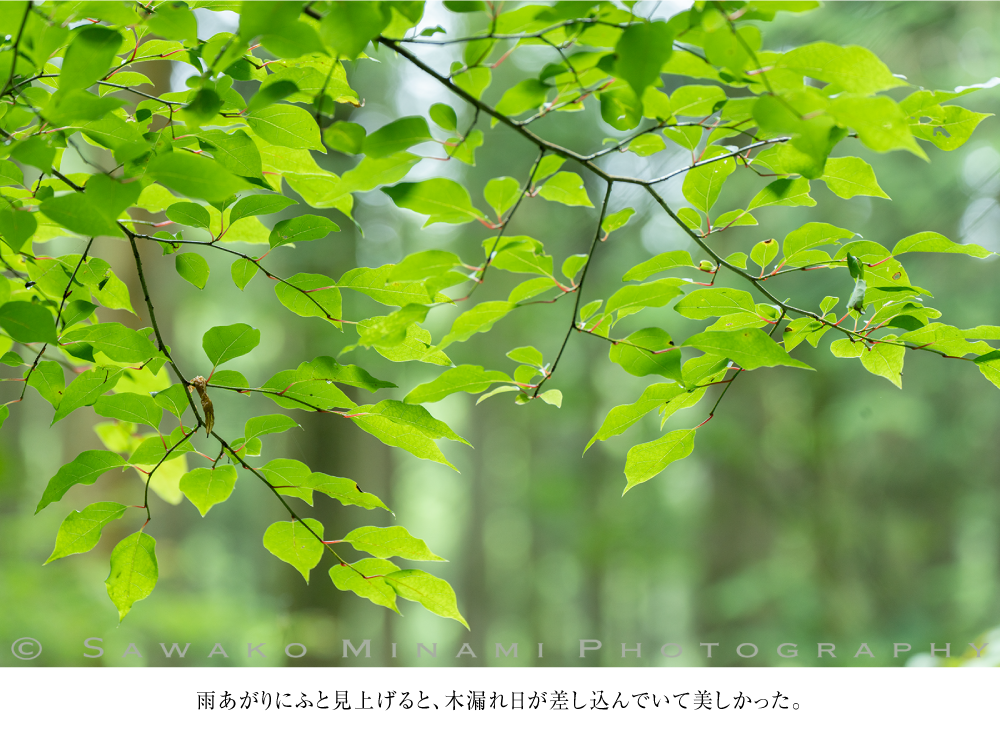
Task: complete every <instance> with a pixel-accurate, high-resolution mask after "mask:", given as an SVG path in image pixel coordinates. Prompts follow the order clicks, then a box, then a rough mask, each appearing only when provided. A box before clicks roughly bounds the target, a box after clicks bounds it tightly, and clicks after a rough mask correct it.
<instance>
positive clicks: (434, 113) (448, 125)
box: [430, 102, 458, 132]
mask: <svg viewBox="0 0 1000 734" xmlns="http://www.w3.org/2000/svg"><path fill="white" fill-rule="evenodd" d="M430 115H431V119H432V120H433V121H434V124H435V125H437V126H438V127H441V128H444V129H445V130H448V131H449V132H454V131H455V130H457V129H458V115H456V114H455V110H454V109H452V108H451V107H449V106H448V105H446V104H442V103H440V102H438V103H436V104H432V105H431V109H430Z"/></svg>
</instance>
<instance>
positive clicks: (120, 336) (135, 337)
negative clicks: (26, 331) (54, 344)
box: [0, 308, 158, 364]
mask: <svg viewBox="0 0 1000 734" xmlns="http://www.w3.org/2000/svg"><path fill="white" fill-rule="evenodd" d="M2 313H3V308H0V319H2ZM0 323H2V321H0ZM65 336H66V338H67V339H68V343H81V344H89V345H90V346H91V347H93V349H94V351H95V352H103V353H104V354H105V356H107V357H108V359H112V360H114V361H115V362H122V363H126V364H134V363H136V362H145V361H146V360H148V359H151V358H152V357H155V356H156V354H157V353H158V351H157V349H156V346H155V345H154V344H153V343H152V342H151V341H149V339H148V338H147V337H146V336H144V335H143V334H140V333H139V332H137V331H133V330H132V329H130V328H128V327H127V326H123V325H122V324H119V323H116V322H113V321H111V322H108V323H104V324H94V325H92V326H83V327H81V328H79V329H74V330H73V331H70V332H68V333H67V334H66V335H65Z"/></svg>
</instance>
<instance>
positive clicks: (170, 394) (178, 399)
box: [152, 385, 190, 418]
mask: <svg viewBox="0 0 1000 734" xmlns="http://www.w3.org/2000/svg"><path fill="white" fill-rule="evenodd" d="M152 398H153V401H154V402H155V403H156V404H157V405H159V406H160V407H161V408H166V409H167V410H169V411H170V412H171V413H173V414H174V415H176V416H177V417H178V418H180V417H181V416H182V415H184V411H186V410H187V409H188V407H190V404H189V403H188V399H187V390H185V389H184V386H183V385H171V386H170V387H168V388H167V389H166V390H160V391H159V392H158V393H156V394H155V395H153V396H152Z"/></svg>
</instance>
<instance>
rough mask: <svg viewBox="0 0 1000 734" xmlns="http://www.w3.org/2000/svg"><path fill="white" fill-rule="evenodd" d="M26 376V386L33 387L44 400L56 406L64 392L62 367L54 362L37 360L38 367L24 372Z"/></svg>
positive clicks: (64, 384)
mask: <svg viewBox="0 0 1000 734" xmlns="http://www.w3.org/2000/svg"><path fill="white" fill-rule="evenodd" d="M25 375H26V376H27V378H28V387H33V388H35V390H37V391H38V394H39V395H41V396H42V397H43V398H45V400H47V401H48V402H49V403H51V404H52V406H53V407H58V406H59V402H60V401H61V400H62V396H63V392H65V388H66V381H65V377H64V376H63V369H62V367H61V366H59V364H57V363H56V362H45V361H43V362H39V364H38V367H36V368H35V369H34V370H31V371H29V372H25Z"/></svg>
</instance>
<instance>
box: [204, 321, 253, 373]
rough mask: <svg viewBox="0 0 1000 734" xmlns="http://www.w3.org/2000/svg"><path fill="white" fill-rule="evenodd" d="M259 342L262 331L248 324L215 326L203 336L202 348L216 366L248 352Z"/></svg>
mask: <svg viewBox="0 0 1000 734" xmlns="http://www.w3.org/2000/svg"><path fill="white" fill-rule="evenodd" d="M258 344H260V331H259V330H257V329H255V328H253V327H252V326H248V325H247V324H231V325H230V326H213V327H212V328H211V329H209V330H208V331H206V332H205V335H204V336H203V337H202V338H201V346H202V349H204V350H205V354H206V355H207V356H208V358H209V360H211V362H212V364H213V365H214V366H216V367H218V366H219V365H220V364H222V363H223V362H228V361H229V360H231V359H236V358H237V357H242V356H243V355H244V354H248V353H249V352H251V351H252V350H253V349H254V348H255V347H256V346H257V345H258Z"/></svg>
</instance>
